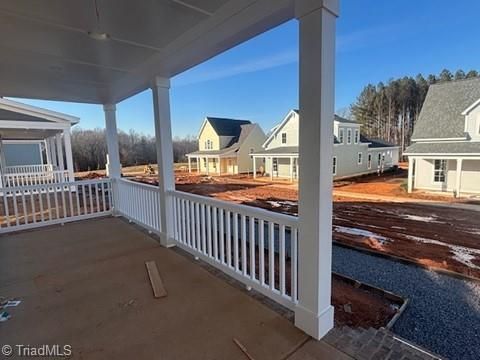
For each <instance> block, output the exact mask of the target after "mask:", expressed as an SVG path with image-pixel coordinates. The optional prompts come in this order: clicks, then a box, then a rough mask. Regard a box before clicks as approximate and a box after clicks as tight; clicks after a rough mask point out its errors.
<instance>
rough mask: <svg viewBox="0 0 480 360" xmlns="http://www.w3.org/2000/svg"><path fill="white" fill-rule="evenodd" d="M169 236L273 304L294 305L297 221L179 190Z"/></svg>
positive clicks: (172, 193)
mask: <svg viewBox="0 0 480 360" xmlns="http://www.w3.org/2000/svg"><path fill="white" fill-rule="evenodd" d="M169 195H170V196H172V197H173V204H174V209H173V212H174V238H175V241H176V243H177V245H178V246H179V247H181V248H183V249H185V250H186V251H188V252H190V253H191V254H192V255H194V256H196V257H199V258H201V259H203V260H205V261H206V262H208V263H210V264H211V265H213V266H215V267H217V268H219V269H220V270H222V271H223V272H225V273H227V274H228V275H230V276H232V277H234V278H235V279H237V280H239V281H241V282H243V283H244V284H246V285H247V286H248V287H252V288H254V289H255V290H257V291H259V292H261V293H262V294H264V295H266V296H268V297H270V298H272V299H273V300H275V301H277V302H278V303H280V304H282V305H284V306H286V307H288V308H290V309H293V308H294V306H295V304H296V302H297V234H298V220H297V218H296V217H293V216H288V215H283V214H277V213H273V212H270V211H267V210H263V209H258V208H254V207H250V206H245V205H239V204H234V203H230V202H225V201H220V200H216V199H212V198H206V197H203V196H198V195H194V194H189V193H184V192H180V191H172V192H170V193H169Z"/></svg>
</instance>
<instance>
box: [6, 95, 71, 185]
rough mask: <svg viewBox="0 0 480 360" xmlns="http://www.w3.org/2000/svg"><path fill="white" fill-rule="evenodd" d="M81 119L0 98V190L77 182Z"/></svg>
mask: <svg viewBox="0 0 480 360" xmlns="http://www.w3.org/2000/svg"><path fill="white" fill-rule="evenodd" d="M78 121H79V119H78V118H76V117H73V116H70V115H66V114H60V113H57V112H53V111H49V110H46V109H41V108H38V107H34V106H30V105H26V104H22V103H19V102H16V101H11V100H7V99H2V98H0V175H1V176H0V187H10V188H11V187H17V186H27V185H42V184H53V183H66V182H70V181H74V171H73V158H72V144H71V136H70V128H71V126H72V125H75V124H77V123H78Z"/></svg>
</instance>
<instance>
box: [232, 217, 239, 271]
mask: <svg viewBox="0 0 480 360" xmlns="http://www.w3.org/2000/svg"><path fill="white" fill-rule="evenodd" d="M238 230H239V229H238V214H237V213H233V260H234V268H235V271H239V259H238Z"/></svg>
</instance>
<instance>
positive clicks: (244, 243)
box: [240, 215, 247, 276]
mask: <svg viewBox="0 0 480 360" xmlns="http://www.w3.org/2000/svg"><path fill="white" fill-rule="evenodd" d="M240 241H241V242H242V253H241V257H242V273H243V276H247V219H246V216H245V215H242V236H241V237H240Z"/></svg>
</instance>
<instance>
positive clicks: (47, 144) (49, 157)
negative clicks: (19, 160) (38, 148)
mask: <svg viewBox="0 0 480 360" xmlns="http://www.w3.org/2000/svg"><path fill="white" fill-rule="evenodd" d="M43 144H44V145H45V155H46V156H47V164H48V165H52V152H51V150H50V141H49V139H48V138H47V139H45V140H43Z"/></svg>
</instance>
